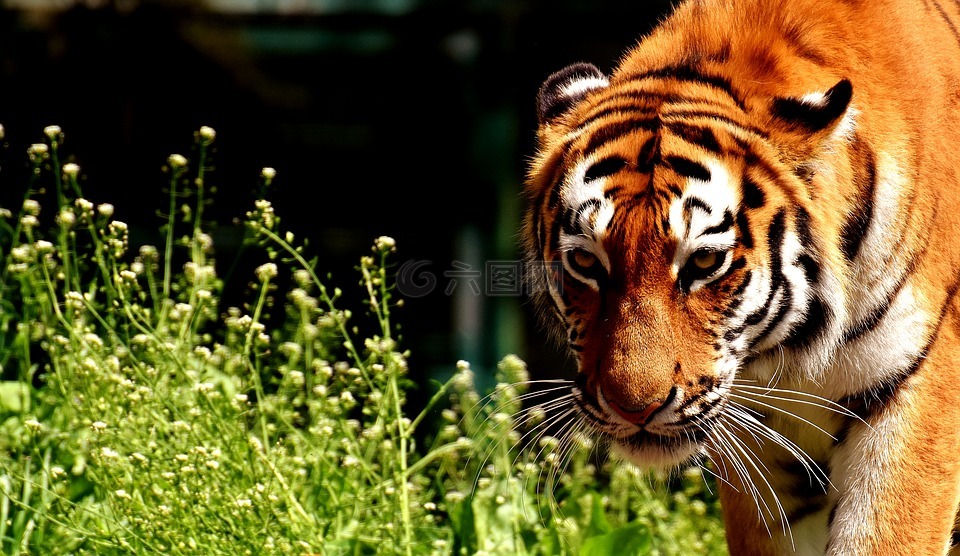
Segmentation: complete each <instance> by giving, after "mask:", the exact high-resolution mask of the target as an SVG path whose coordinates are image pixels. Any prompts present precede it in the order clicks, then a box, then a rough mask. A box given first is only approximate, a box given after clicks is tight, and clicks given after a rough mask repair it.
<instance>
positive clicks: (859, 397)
mask: <svg viewBox="0 0 960 556" xmlns="http://www.w3.org/2000/svg"><path fill="white" fill-rule="evenodd" d="M958 289H960V276H957V277H955V278H954V281H953V283H952V284H950V287H949V288H947V296H946V298H945V299H944V301H943V304H942V305H941V306H940V315H939V316H938V317H937V324H936V326H935V327H934V332H933V334H931V335H930V338H928V339H927V343H926V344H925V345H924V346H923V348H922V349H921V350H920V353H918V354H917V356H916V357H915V358H914V359H913V361H912V362H911V363H910V365H908V366H907V368H905V369H903V370H902V371H900V372H899V373H897V374H895V375H893V376H890V377H887V378H886V379H885V380H884V381H883V382H881V383H880V384H876V385H874V386H871V387H870V388H867V389H866V390H864V391H862V392H859V393H856V394H851V395H849V396H845V397H843V398H842V399H840V400H839V401H838V402H837V403H839V404H841V405H844V406H846V407H847V409H849V410H850V411H852V412H853V413H854V414H855V415H857V416H858V417H860V418H861V419H863V420H864V421H866V420H868V419H871V418H873V417H874V416H876V415H877V414H879V413H880V411H882V410H883V409H884V408H885V407H886V406H887V405H888V404H889V403H890V402H891V401H892V400H893V398H894V397H896V395H897V393H898V392H899V391H900V387H901V386H902V385H903V383H905V382H906V381H907V380H908V379H909V378H910V377H912V376H913V375H914V374H915V373H916V372H917V370H918V369H919V368H920V366H921V365H922V364H923V362H924V361H926V359H927V355H928V354H929V353H930V350H931V349H932V348H933V345H934V344H935V343H936V341H937V339H938V338H939V337H940V331H941V329H942V328H943V321H944V318H945V317H946V314H947V310H948V309H949V308H950V306H951V305H952V303H953V298H954V296H956V294H957V290H958Z"/></svg>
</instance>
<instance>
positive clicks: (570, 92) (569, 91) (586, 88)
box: [561, 77, 610, 97]
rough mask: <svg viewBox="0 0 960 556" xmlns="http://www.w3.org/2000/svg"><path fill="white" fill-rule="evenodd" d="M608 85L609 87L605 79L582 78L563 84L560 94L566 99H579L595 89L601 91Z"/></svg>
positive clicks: (608, 82)
mask: <svg viewBox="0 0 960 556" xmlns="http://www.w3.org/2000/svg"><path fill="white" fill-rule="evenodd" d="M608 85H610V81H609V80H607V78H606V77H582V78H579V79H573V80H571V81H570V82H568V83H566V84H564V86H563V87H562V88H561V92H562V93H563V94H564V95H566V96H568V97H579V96H581V95H583V94H585V93H588V92H590V91H593V90H595V89H603V88H604V87H607V86H608Z"/></svg>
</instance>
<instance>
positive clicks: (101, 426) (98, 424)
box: [90, 421, 107, 432]
mask: <svg viewBox="0 0 960 556" xmlns="http://www.w3.org/2000/svg"><path fill="white" fill-rule="evenodd" d="M90 427H91V428H93V430H95V431H97V432H100V431H103V430H106V428H107V424H106V423H104V422H103V421H94V422H93V424H92V425H90Z"/></svg>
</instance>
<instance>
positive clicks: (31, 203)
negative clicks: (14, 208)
mask: <svg viewBox="0 0 960 556" xmlns="http://www.w3.org/2000/svg"><path fill="white" fill-rule="evenodd" d="M23 212H25V213H27V214H32V215H34V216H36V215H38V214H40V203H38V202H37V201H36V200H35V199H27V200H25V201H24V202H23Z"/></svg>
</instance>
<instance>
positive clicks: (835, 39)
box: [519, 0, 960, 556]
mask: <svg viewBox="0 0 960 556" xmlns="http://www.w3.org/2000/svg"><path fill="white" fill-rule="evenodd" d="M571 62H572V63H571V64H570V65H569V66H567V67H564V68H562V69H559V70H558V71H556V72H555V73H552V74H550V75H548V76H547V77H546V78H545V80H543V81H542V84H541V85H540V86H539V89H538V90H537V91H536V103H535V111H536V115H537V124H536V130H535V134H534V136H533V137H532V141H531V142H532V146H531V150H532V151H533V152H532V153H531V154H530V155H529V157H528V158H527V159H526V161H525V165H526V167H525V168H524V172H525V174H524V177H523V179H522V181H523V186H522V190H523V201H524V208H523V215H522V224H521V226H520V234H519V235H520V237H521V242H520V243H521V248H522V252H523V254H524V260H525V263H526V265H525V268H526V272H527V280H528V286H529V290H530V291H532V292H533V297H534V298H535V300H536V302H537V303H536V306H537V307H538V308H539V311H538V312H539V313H540V315H541V317H542V318H541V321H542V324H543V326H544V328H545V329H546V331H545V334H547V335H550V336H552V337H554V338H555V339H556V340H557V341H558V343H559V344H560V349H562V350H563V351H564V353H568V354H569V355H570V356H571V359H572V361H574V362H575V366H576V369H575V374H574V376H573V379H572V380H571V381H570V386H569V390H568V392H569V394H570V398H571V399H572V400H573V401H572V402H571V404H572V405H573V406H575V408H576V419H577V420H578V422H580V423H586V424H587V425H589V428H590V430H591V431H592V433H593V434H595V435H596V437H597V438H600V439H602V440H603V441H604V442H606V443H608V444H609V445H610V446H611V448H612V450H613V451H614V452H616V453H617V454H619V455H620V456H621V457H622V458H624V459H625V460H626V461H627V462H629V463H632V464H636V465H640V466H644V467H646V468H660V469H679V468H680V466H684V465H690V464H699V465H702V466H703V468H704V469H705V470H708V471H709V472H710V473H712V474H714V475H715V476H716V485H717V490H718V495H719V501H720V505H721V508H722V510H721V512H722V516H723V520H724V527H725V532H726V542H727V544H728V547H729V550H730V552H731V554H735V555H741V554H745V555H763V556H768V555H779V554H830V555H844V556H851V555H868V554H869V555H905V554H918V555H932V554H946V553H949V551H950V550H951V548H952V545H953V544H954V540H955V539H958V538H960V537H956V536H955V533H954V522H955V519H956V517H957V512H958V507H960V394H958V392H957V389H958V388H960V298H958V295H957V293H958V289H960V156H958V154H957V152H958V148H960V4H958V3H957V2H948V1H946V0H791V1H790V2H775V1H773V0H686V1H684V2H682V3H680V4H679V5H677V6H676V7H675V8H674V9H673V11H672V12H671V13H670V14H669V15H666V16H664V17H663V18H662V19H661V20H660V21H658V22H657V25H656V26H655V27H654V29H653V30H652V31H649V32H647V33H645V34H643V35H642V36H640V37H639V38H638V39H637V40H636V42H635V44H632V45H629V46H628V47H627V48H625V50H624V53H623V54H622V56H621V58H620V59H619V60H616V62H615V64H614V65H613V68H612V69H611V70H609V71H602V70H600V69H599V68H598V67H597V66H596V65H595V64H594V63H593V62H586V61H573V60H571Z"/></svg>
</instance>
